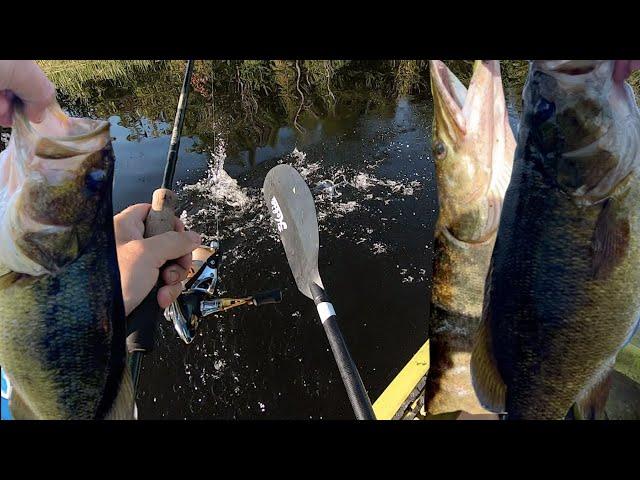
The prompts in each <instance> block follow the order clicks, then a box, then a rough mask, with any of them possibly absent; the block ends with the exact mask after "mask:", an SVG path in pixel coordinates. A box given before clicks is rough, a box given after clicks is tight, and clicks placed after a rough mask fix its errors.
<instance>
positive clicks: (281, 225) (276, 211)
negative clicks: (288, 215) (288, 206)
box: [271, 197, 287, 232]
mask: <svg viewBox="0 0 640 480" xmlns="http://www.w3.org/2000/svg"><path fill="white" fill-rule="evenodd" d="M271 212H272V213H273V216H274V217H275V219H276V225H278V232H282V231H283V230H286V229H287V223H286V222H285V221H284V215H283V214H282V210H280V205H279V204H278V200H276V197H272V198H271Z"/></svg>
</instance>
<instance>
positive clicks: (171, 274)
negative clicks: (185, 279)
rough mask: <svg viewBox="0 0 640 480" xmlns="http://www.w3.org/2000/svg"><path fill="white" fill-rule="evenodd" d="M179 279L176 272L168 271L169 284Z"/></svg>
mask: <svg viewBox="0 0 640 480" xmlns="http://www.w3.org/2000/svg"><path fill="white" fill-rule="evenodd" d="M179 279H180V276H179V275H178V272H176V271H175V270H170V271H169V283H176V282H177V281H178V280H179Z"/></svg>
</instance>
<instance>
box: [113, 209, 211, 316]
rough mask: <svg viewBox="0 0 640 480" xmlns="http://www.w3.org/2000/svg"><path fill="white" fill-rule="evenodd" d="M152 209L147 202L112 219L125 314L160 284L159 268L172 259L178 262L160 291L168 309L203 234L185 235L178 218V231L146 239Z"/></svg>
mask: <svg viewBox="0 0 640 480" xmlns="http://www.w3.org/2000/svg"><path fill="white" fill-rule="evenodd" d="M150 208H151V205H150V204H148V203H139V204H136V205H132V206H130V207H128V208H127V209H125V210H123V211H122V212H120V213H119V214H118V215H116V216H115V217H114V219H113V222H114V229H115V237H116V249H117V252H118V266H119V269H120V281H121V284H122V296H123V298H124V307H125V315H129V313H131V312H132V311H133V309H135V308H136V307H137V306H138V305H139V304H140V303H141V302H142V300H144V298H145V297H146V296H147V294H148V293H149V292H150V291H151V289H152V288H153V286H154V285H155V284H156V282H157V281H158V276H159V275H160V267H162V265H164V263H165V262H167V261H169V260H175V263H172V264H171V265H170V266H168V267H167V268H165V269H164V270H163V271H162V281H163V282H164V284H165V285H164V286H163V287H161V288H160V289H159V290H158V304H159V305H160V307H161V308H166V307H168V306H169V305H170V304H171V303H172V302H173V301H174V300H176V299H177V298H178V295H180V292H181V291H182V281H183V280H184V279H185V278H186V277H187V272H188V271H189V268H190V267H191V252H192V251H193V250H194V249H195V248H197V247H198V246H200V235H198V234H197V233H195V232H186V231H185V229H184V225H183V224H182V222H181V221H180V220H179V219H177V218H176V224H175V227H174V230H175V231H173V232H167V233H163V234H162V235H157V236H154V237H150V238H143V235H144V220H145V218H146V217H147V214H148V213H149V209H150Z"/></svg>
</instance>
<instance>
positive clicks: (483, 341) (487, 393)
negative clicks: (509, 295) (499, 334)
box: [471, 315, 507, 413]
mask: <svg viewBox="0 0 640 480" xmlns="http://www.w3.org/2000/svg"><path fill="white" fill-rule="evenodd" d="M471 382H472V384H473V388H474V389H475V391H476V396H477V397H478V400H479V402H480V404H481V405H482V406H483V407H484V408H486V409H487V410H489V411H490V412H494V413H505V403H506V394H507V386H506V385H505V383H504V381H503V380H502V376H501V375H500V372H499V371H498V367H497V365H496V361H495V357H494V355H493V348H492V346H491V335H490V331H489V328H488V321H487V317H486V315H484V318H483V319H482V322H481V323H480V328H479V329H478V332H477V334H476V338H475V341H474V346H473V352H472V353H471Z"/></svg>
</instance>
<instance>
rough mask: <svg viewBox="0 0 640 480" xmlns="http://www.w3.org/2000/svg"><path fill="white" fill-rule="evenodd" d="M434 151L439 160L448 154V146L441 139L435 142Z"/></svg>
mask: <svg viewBox="0 0 640 480" xmlns="http://www.w3.org/2000/svg"><path fill="white" fill-rule="evenodd" d="M433 153H434V155H435V156H436V158H437V159H438V160H442V159H443V158H444V157H446V156H447V147H446V146H445V145H444V143H442V142H441V141H440V140H436V141H435V142H434V143H433Z"/></svg>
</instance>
